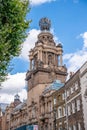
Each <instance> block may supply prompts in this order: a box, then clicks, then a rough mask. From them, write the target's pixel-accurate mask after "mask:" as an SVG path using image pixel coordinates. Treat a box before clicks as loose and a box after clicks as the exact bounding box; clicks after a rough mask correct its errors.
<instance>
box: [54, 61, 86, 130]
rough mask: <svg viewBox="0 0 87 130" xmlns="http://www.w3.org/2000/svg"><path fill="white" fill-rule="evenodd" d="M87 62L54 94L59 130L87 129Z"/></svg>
mask: <svg viewBox="0 0 87 130" xmlns="http://www.w3.org/2000/svg"><path fill="white" fill-rule="evenodd" d="M83 82H84V83H83ZM86 83H87V62H86V63H85V64H84V65H83V66H82V67H81V68H80V69H79V70H78V71H77V72H76V73H75V74H73V75H72V76H71V77H70V79H69V80H68V81H67V82H66V83H65V85H64V86H63V87H62V88H60V89H59V90H57V91H56V92H54V93H53V101H55V103H54V105H53V106H54V107H53V108H54V109H56V127H57V129H58V130H86V129H87V126H86V125H87V112H86V105H87V101H86V99H85V97H84V95H85V94H86V93H85V91H86V85H87V84H86Z"/></svg>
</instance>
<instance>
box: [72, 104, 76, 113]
mask: <svg viewBox="0 0 87 130" xmlns="http://www.w3.org/2000/svg"><path fill="white" fill-rule="evenodd" d="M72 113H75V102H72Z"/></svg>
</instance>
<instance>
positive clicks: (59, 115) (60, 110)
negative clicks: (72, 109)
mask: <svg viewBox="0 0 87 130" xmlns="http://www.w3.org/2000/svg"><path fill="white" fill-rule="evenodd" d="M58 117H59V118H61V117H62V107H59V108H58Z"/></svg>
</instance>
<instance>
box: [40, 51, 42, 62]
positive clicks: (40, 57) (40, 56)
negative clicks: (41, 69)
mask: <svg viewBox="0 0 87 130" xmlns="http://www.w3.org/2000/svg"><path fill="white" fill-rule="evenodd" d="M40 60H41V61H42V50H40Z"/></svg>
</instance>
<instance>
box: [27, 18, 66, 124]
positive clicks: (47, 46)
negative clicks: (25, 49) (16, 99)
mask: <svg viewBox="0 0 87 130" xmlns="http://www.w3.org/2000/svg"><path fill="white" fill-rule="evenodd" d="M39 26H40V30H41V32H40V34H39V35H38V40H37V41H36V43H35V47H34V48H32V49H31V50H30V52H29V60H30V70H29V71H28V72H27V74H26V80H27V84H28V91H27V94H28V100H27V104H28V114H29V115H28V118H29V119H28V124H33V123H32V121H31V119H32V113H33V114H34V116H35V120H34V124H35V121H36V122H37V124H38V123H39V112H40V110H39V109H40V108H39V106H40V103H39V98H40V95H41V94H42V92H43V91H44V89H45V88H46V87H47V86H48V85H50V84H51V83H52V82H53V81H55V80H59V81H61V83H65V81H66V76H67V69H66V67H65V66H64V65H63V59H62V55H63V48H62V45H61V44H60V43H59V44H56V43H55V41H54V39H53V35H52V34H51V32H50V27H51V21H50V20H49V19H48V18H42V19H41V20H40V22H39ZM34 109H35V110H34ZM35 114H36V115H35Z"/></svg>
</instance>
